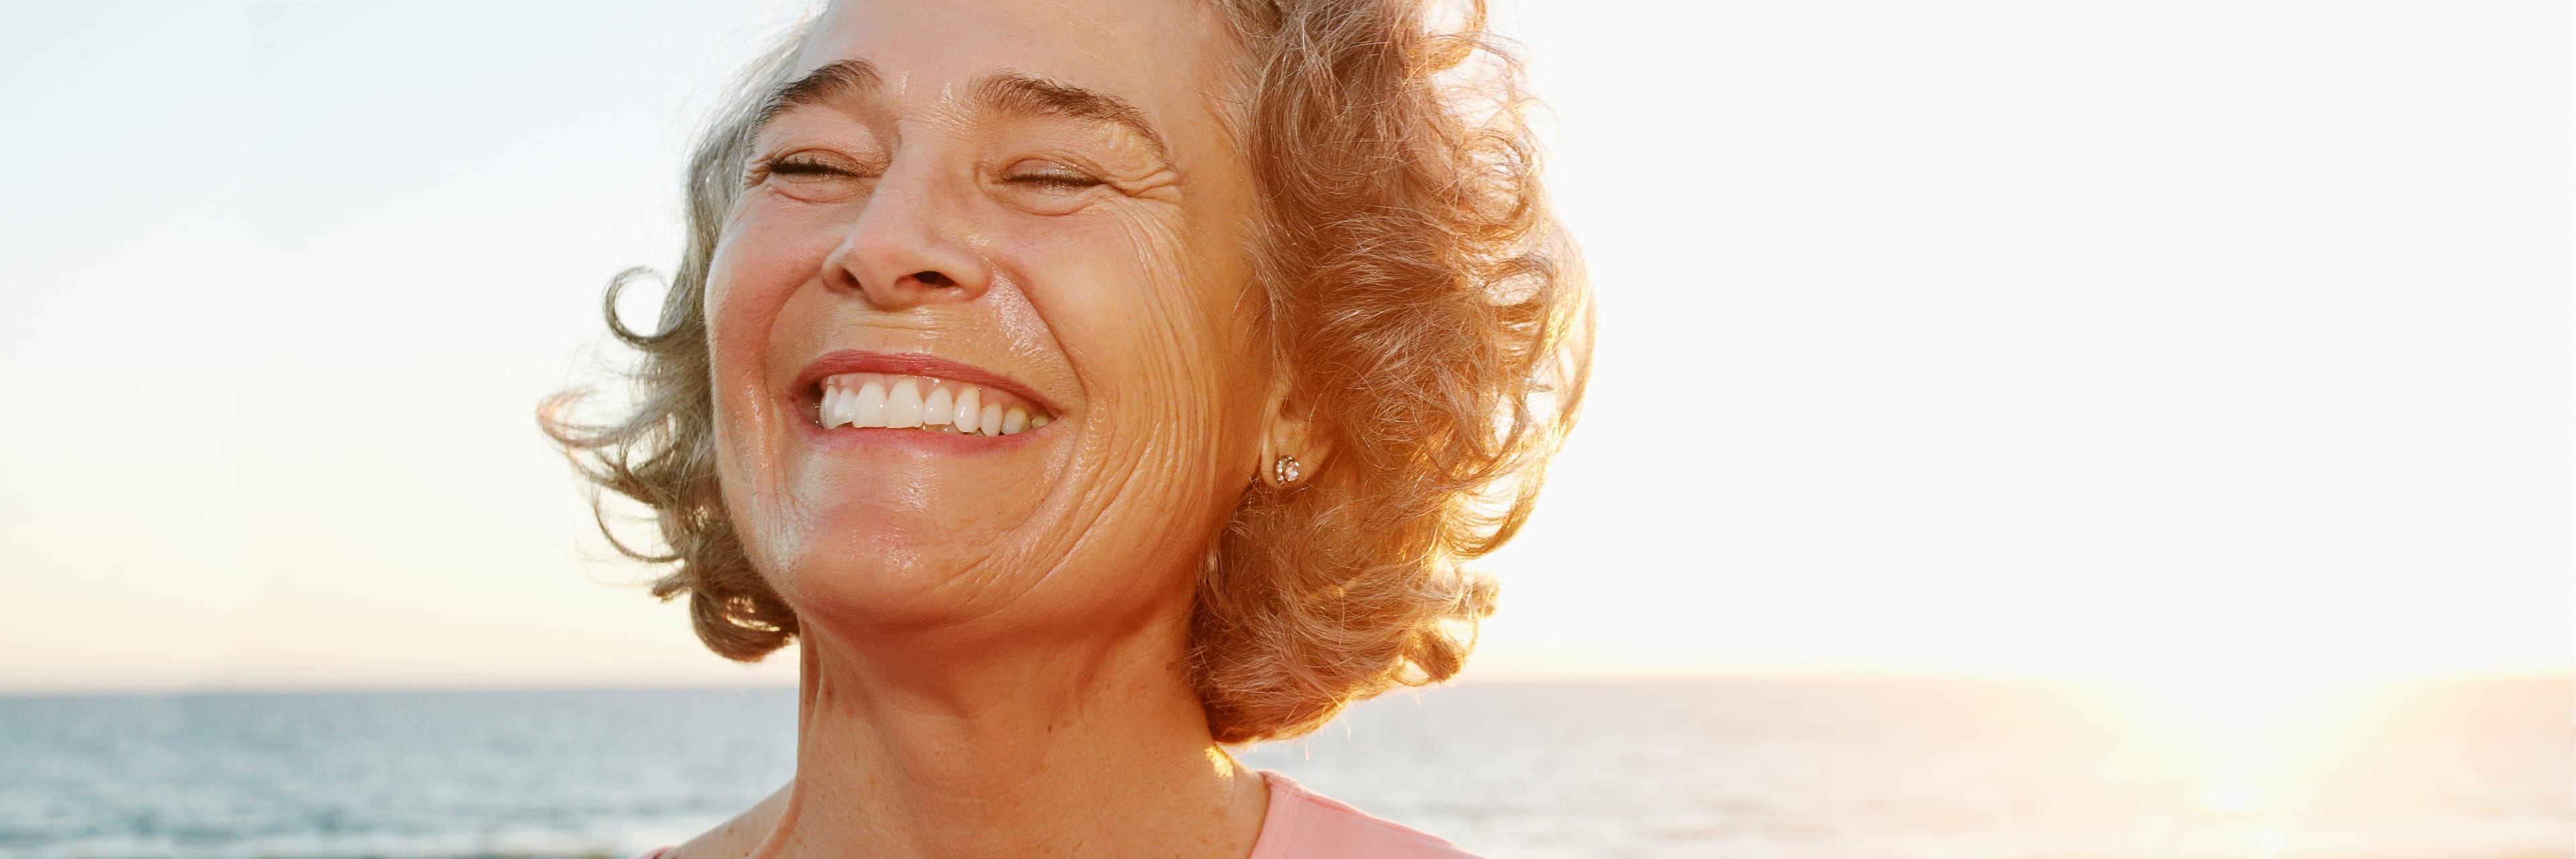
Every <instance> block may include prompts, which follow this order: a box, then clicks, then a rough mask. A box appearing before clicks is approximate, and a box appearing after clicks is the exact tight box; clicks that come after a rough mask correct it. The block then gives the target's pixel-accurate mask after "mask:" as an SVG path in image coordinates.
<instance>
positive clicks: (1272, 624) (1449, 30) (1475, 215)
mask: <svg viewBox="0 0 2576 859" xmlns="http://www.w3.org/2000/svg"><path fill="white" fill-rule="evenodd" d="M1215 2H1217V3H1218V5H1219V6H1220V8H1221V11H1222V13H1223V17H1224V18H1225V20H1226V21H1227V22H1228V23H1229V24H1231V25H1232V27H1233V28H1234V30H1235V32H1236V35H1237V36H1238V38H1239V40H1240V43H1241V45H1242V53H1241V55H1240V58H1239V63H1240V65H1239V74H1240V81H1239V84H1238V87H1237V89H1236V91H1235V97H1234V98H1233V99H1232V100H1231V102H1230V103H1229V105H1228V106H1229V107H1230V108H1232V112H1231V114H1230V116H1229V120H1230V121H1231V124H1232V126H1233V128H1234V129H1235V132H1236V134H1237V139H1238V143H1239V145H1241V146H1242V147H1243V148H1244V151H1245V152H1246V153H1248V154H1249V156H1250V158H1249V161H1250V163H1251V164H1252V169H1253V172H1254V176H1255V180H1256V182H1257V186H1258V188H1259V189H1260V204H1259V208H1258V211H1257V213H1256V215H1255V218H1256V219H1257V221H1258V223H1257V224H1256V229H1255V230H1254V231H1253V232H1254V234H1255V235H1256V236H1257V238H1256V240H1255V241H1254V243H1253V246H1252V247H1250V248H1248V249H1247V252H1248V253H1249V255H1250V257H1251V259H1252V260H1253V267H1254V271H1255V273H1256V277H1257V278H1258V280H1259V283H1260V285H1261V286H1262V288H1263V289H1264V290H1265V291H1266V293H1267V297H1268V302H1267V307H1266V313H1264V314H1263V318H1262V319H1261V324H1262V325H1265V326H1266V327H1267V329H1268V335H1269V339H1270V342H1271V343H1272V344H1274V346H1273V348H1274V349H1275V350H1276V351H1275V355H1274V361H1275V362H1276V366H1277V367H1279V368H1280V369H1281V370H1282V371H1283V372H1284V373H1286V374H1287V376H1288V378H1289V379H1290V380H1291V382H1290V385H1291V391H1292V393H1291V397H1292V400H1293V401H1295V402H1300V403H1304V404H1307V406H1308V407H1309V408H1311V409H1312V411H1313V416H1312V417H1313V420H1314V422H1315V423H1316V424H1317V425H1318V426H1319V427H1320V428H1321V429H1322V431H1324V432H1328V433H1331V434H1333V435H1334V436H1335V441H1336V444H1335V445H1334V450H1335V451H1336V454H1335V456H1334V458H1333V461H1332V462H1331V464H1330V466H1329V467H1327V468H1324V469H1321V470H1319V472H1318V473H1316V474H1315V475H1314V476H1313V477H1312V478H1311V479H1310V480H1309V482H1308V483H1307V484H1306V485H1303V486H1300V487H1298V488H1295V489H1290V490H1281V489H1275V488H1271V487H1268V486H1266V485H1255V486H1253V487H1251V488H1250V489H1248V490H1247V491H1246V492H1245V494H1244V496H1243V499H1242V501H1241V502H1240V503H1239V504H1238V506H1237V507H1236V508H1235V511H1234V515H1233V517H1232V519H1231V521H1229V522H1228V523H1227V525H1226V526H1225V528H1224V530H1223V531H1222V532H1221V533H1219V534H1216V535H1212V541H1211V546H1210V551H1209V553H1208V560H1207V563H1206V564H1205V566H1204V568H1203V570H1202V571H1201V573H1200V576H1199V581H1198V585H1197V592H1196V595H1195V603H1194V605H1193V607H1192V613H1191V630H1190V652H1189V653H1188V654H1187V656H1188V665H1189V669H1190V679H1191V682H1192V683H1193V685H1194V686H1195V687H1196V689H1197V691H1198V694H1199V699H1200V701H1201V703H1202V706H1203V707H1204V708H1205V710H1206V713H1207V718H1208V724H1209V727H1210V730H1211V731H1212V732H1213V733H1214V735H1215V738H1216V739H1217V741H1219V742H1223V743H1243V742H1251V741H1255V740H1263V739H1279V738H1286V737H1293V736H1297V735H1300V734H1303V733H1306V732H1308V731H1311V730H1313V729H1314V728H1315V727H1317V726H1319V725H1321V724H1322V723H1324V722H1325V721H1327V720H1329V719H1331V718H1332V717H1333V715H1334V714H1335V713H1337V712H1339V711H1340V710H1341V708H1342V707H1343V706H1345V705H1347V704H1349V703H1350V702H1352V701H1354V700H1359V699H1363V698H1367V697H1369V696H1372V695H1375V694H1377V693H1379V692H1382V691H1385V690H1386V689H1388V688H1390V687H1392V686H1395V685H1397V684H1404V685H1424V684H1430V683H1436V682H1440V681H1443V680H1446V679H1448V678H1450V677H1452V676H1454V675H1456V674H1457V672H1458V670H1459V669H1460V668H1461V667H1462V666H1463V665H1464V664H1465V661H1466V657H1467V653H1468V651H1469V650H1470V649H1471V648H1472V647H1473V644H1474V640H1475V629H1476V624H1477V622H1478V621H1480V620H1481V619H1483V618H1484V617H1486V616H1487V615H1489V614H1491V613H1492V611H1493V608H1494V598H1495V586H1494V583H1493V581H1492V580H1491V579H1490V578H1489V577H1487V576H1485V575H1483V574H1480V573H1477V572H1474V571H1470V570H1467V569H1465V568H1464V567H1462V564H1463V563H1464V562H1466V561H1470V560H1473V559H1475V558H1478V557H1481V556H1483V555H1485V554H1488V553H1490V552H1492V551H1494V550H1495V549H1497V548H1500V547H1501V546H1502V545H1503V543H1504V542H1505V541H1506V540H1509V539H1511V537H1512V535H1513V534H1514V533H1516V532H1517V531H1518V530H1519V529H1520V527H1521V524H1522V523H1523V522H1524V521H1526V520H1527V518H1528V517H1529V514H1530V510H1531V508H1532V506H1533V505H1534V504H1535V503H1536V500H1537V495H1538V491H1539V486H1540V481H1541V477H1542V475H1543V473H1544V471H1545V468H1546V464H1547V460H1548V457H1549V456H1550V455H1552V454H1553V453H1554V452H1555V451H1556V449H1557V447H1558V445H1559V444H1561V443H1562V441H1563V439H1564V437H1565V434H1566V433H1567V432H1568V431H1569V430H1570V429H1571V428H1572V427H1573V424H1574V420H1575V415H1576V413H1577V410H1578V407H1579V406H1580V404H1581V402H1582V397H1583V387H1584V382H1585V379H1586V377H1587V375H1588V373H1589V368H1590V346H1591V331H1592V316H1591V305H1590V293H1589V289H1588V287H1587V286H1586V284H1585V283H1584V280H1583V275H1582V267H1581V263H1580V261H1579V259H1578V258H1577V256H1576V254H1575V252H1574V249H1573V246H1572V244H1571V243H1570V242H1569V241H1568V240H1567V238H1566V237H1565V235H1564V233H1563V231H1562V230H1561V229H1560V228H1559V227H1558V226H1557V224H1556V222H1555V220H1554V218H1553V217H1552V216H1551V215H1550V214H1549V212H1548V209H1547V206H1546V202H1545V199H1544V197H1543V194H1542V192H1541V188H1540V182H1539V165H1538V163H1537V148H1536V145H1535V142H1534V140H1533V139H1532V135H1531V132H1530V129H1529V125H1528V122H1527V120H1526V118H1525V113H1524V108H1525V107H1526V106H1527V105H1528V103H1529V102H1528V98H1527V95H1526V89H1525V85H1524V78H1523V76H1522V73H1521V68H1520V65H1519V61H1518V59H1517V58H1516V57H1515V56H1514V55H1513V54H1512V53H1511V52H1510V51H1509V50H1507V49H1506V48H1505V47H1504V46H1503V45H1502V44H1501V43H1499V42H1498V41H1497V40H1495V39H1494V38H1493V37H1491V36H1490V35H1488V34H1487V33H1486V32H1484V17H1485V16H1484V7H1483V3H1482V2H1481V0H1475V2H1471V3H1470V4H1469V5H1468V6H1467V7H1466V8H1465V9H1464V10H1463V12H1464V14H1463V15H1461V16H1458V17H1459V18H1460V20H1459V21H1458V22H1456V23H1455V24H1454V25H1452V26H1447V27H1440V26H1437V22H1436V21H1434V20H1433V16H1434V13H1435V11H1436V10H1434V9H1431V8H1428V7H1427V5H1426V4H1424V3H1421V2H1413V1H1412V0H1215ZM802 42H803V33H802V32H799V33H797V34H794V35H792V36H791V37H790V38H788V39H787V40H785V41H784V42H783V43H782V44H781V45H779V46H778V47H777V48H776V49H774V50H772V51H770V52H769V53H768V54H766V55H765V56H763V57H762V58H761V59H760V60H759V61H758V62H756V63H754V64H753V66H752V67H751V68H750V69H749V70H748V71H747V73H746V74H745V76H744V77H743V78H742V80H741V81H740V82H739V83H738V85H737V86H736V87H735V88H734V89H733V91H732V94H731V96H730V97H729V98H727V99H726V101H725V102H724V107H723V108H722V109H721V110H720V111H719V112H718V114H717V116H716V117H715V121H714V122H713V123H712V124H711V125H710V126H709V128H708V130H707V131H706V132H705V133H704V134H703V135H702V136H701V138H700V140H699V142H698V144H697V146H696V148H695V150H694V153H693V155H692V157H691V158H690V161H689V167H688V181H687V207H686V208H687V212H686V214H687V220H688V233H687V246H686V249H685V251H684V253H683V254H682V256H681V260H680V265H679V268H678V270H677V272H676V273H675V274H674V276H673V277H672V278H671V279H670V284H669V288H668V289H667V291H666V292H665V294H664V297H663V304H662V311H661V317H660V320H659V324H658V325H657V326H656V327H655V328H654V330H652V331H649V332H646V331H636V330H634V329H632V328H630V327H628V326H626V325H625V324H623V323H622V322H621V321H620V320H619V318H618V315H617V311H616V306H617V300H618V295H619V294H620V293H621V292H622V291H623V290H624V289H626V288H627V287H628V286H629V285H631V284H633V283H636V282H638V281H639V280H641V279H643V278H645V277H647V276H648V274H649V273H648V272H645V271H644V270H641V269H635V270H629V271H627V272H624V273H621V274H620V275H619V276H618V277H617V278H615V279H614V280H612V281H611V282H610V284H609V287H608V291H607V301H606V307H607V316H608V326H609V330H610V332H611V333H612V334H613V335H614V336H615V337H616V338H617V339H618V340H620V341H622V342H624V343H625V344H626V345H628V346H630V347H633V348H634V349H636V350H637V351H639V352H640V353H641V359H640V361H639V362H638V364H637V365H636V367H635V369H634V371H633V372H632V376H631V378H632V381H633V382H634V383H635V384H636V387H637V388H638V390H639V391H640V393H641V395H642V396H641V398H640V400H639V402H638V404H637V405H636V406H635V408H634V409H633V411H631V412H628V413H626V414H624V415H623V416H622V417H621V418H620V419H617V420H613V421H609V422H606V423H596V424H593V423H584V422H580V421H577V420H575V419H573V418H572V417H570V415H571V411H572V410H571V408H570V407H571V406H573V405H574V404H575V403H577V402H578V401H579V399H580V393H579V392H565V393H562V394H558V395H556V396H555V397H552V398H549V399H548V401H547V402H546V404H545V406H544V407H543V408H542V409H541V411H540V423H541V424H542V425H543V426H544V428H545V431H546V433H547V435H549V436H550V437H552V438H553V439H554V440H555V441H556V443H558V444H560V445H562V446H563V448H564V450H565V451H566V452H567V454H569V455H570V456H571V457H572V458H573V460H574V461H575V463H576V464H577V467H578V468H579V469H580V471H581V472H582V474H583V476H584V477H586V478H587V479H588V480H590V481H591V482H592V483H594V484H596V486H597V487H598V488H600V489H604V490H607V491H609V492H614V493H616V494H618V495H622V496H625V497H627V498H630V499H633V500H635V501H637V502H640V503H641V504H643V505H644V506H645V507H647V508H650V509H651V510H652V511H653V513H654V515H655V523H656V525H657V526H658V529H657V530H658V531H659V537H660V542H661V544H662V545H661V546H660V547H659V548H654V547H645V546H638V545H636V544H634V543H631V542H627V541H623V540H620V539H618V537H617V536H616V534H615V533H614V529H612V528H610V526H609V525H608V523H607V520H606V516H605V514H604V513H603V515H602V517H601V528H602V530H603V531H607V532H609V538H610V541H611V543H612V544H613V545H615V546H616V547H617V549H618V551H620V552H623V553H625V554H626V555H628V556H630V557H633V558H635V559H638V560H641V561H645V562H649V563H655V564H664V565H668V566H669V568H670V569H669V571H668V573H667V574H665V575H663V576H662V577H661V578H660V579H659V580H657V581H656V582H655V583H654V584H653V588H652V593H653V594H654V595H655V596H658V597H661V598H664V599H673V598H677V597H679V596H682V595H686V596H687V597H688V598H689V607H690V615H691V618H692V620H693V621H694V625H695V627H696V629H697V634H698V637H699V639H700V640H702V641H704V642H705V643H706V645H707V647H708V648H710V649H712V650H714V651H715V652H716V653H718V654H721V655H723V656H725V657H727V658H731V659H737V660H746V661H748V660H756V659H759V658H761V657H763V656H766V655H767V654H769V653H771V652H773V651H775V650H777V649H778V648H780V647H782V646H785V645H786V644H787V643H788V642H789V641H791V640H792V639H793V638H794V637H795V636H796V634H797V618H796V614H795V612H794V611H793V610H791V609H790V608H788V606H787V605H786V604H785V603H784V602H782V601H781V600H780V599H779V598H778V595H777V594H776V593H775V592H774V591H772V590H771V589H770V587H769V585H768V584H767V583H766V582H765V581H764V580H763V579H762V578H761V575H760V572H759V571H758V570H756V569H754V568H753V566H752V563H751V561H750V558H749V556H748V555H746V554H745V552H744V550H743V546H742V543H741V541H740V538H739V536H738V535H737V533H736V531H735V529H734V526H733V523H732V522H731V521H730V520H729V519H728V518H727V516H726V513H725V509H724V504H723V501H722V499H721V494H720V490H719V485H720V484H719V480H720V477H719V475H718V474H717V470H716V456H715V449H714V435H715V434H714V422H715V415H714V409H715V404H714V400H713V396H712V393H713V392H712V390H711V389H710V386H709V382H708V360H709V355H708V344H707V319H706V311H705V307H704V298H705V292H706V286H707V275H708V267H709V263H710V261H711V260H712V258H713V257H714V254H715V251H716V243H717V239H718V233H719V230H720V228H721V225H722V224H723V222H724V220H725V217H726V215H727V213H728V212H729V211H730V210H731V208H732V207H733V204H734V202H735V199H736V197H737V196H738V195H739V193H740V191H741V187H740V185H739V181H738V180H739V177H740V176H741V175H742V170H743V166H744V160H745V158H746V156H747V154H748V149H749V145H750V140H751V136H752V134H753V133H754V132H755V131H756V130H757V129H758V125H759V121H760V116H759V115H758V113H757V110H758V106H759V105H760V104H761V103H762V102H763V100H764V98H763V97H764V96H766V95H767V94H768V93H769V92H770V91H771V90H774V89H775V88H776V87H778V86H779V85H781V84H783V83H785V81H786V80H787V76H788V74H789V73H790V72H791V71H792V69H791V67H790V64H791V63H792V61H793V58H794V56H795V54H796V50H797V48H798V47H799V46H800V45H801V44H802Z"/></svg>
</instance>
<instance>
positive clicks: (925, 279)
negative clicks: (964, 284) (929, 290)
mask: <svg viewBox="0 0 2576 859" xmlns="http://www.w3.org/2000/svg"><path fill="white" fill-rule="evenodd" d="M912 279H914V280H918V281H921V282H922V283H923V284H926V285H929V286H956V285H957V282H956V281H954V280H950V279H948V276H947V275H944V274H940V273H938V272H935V271H919V272H913V274H912Z"/></svg>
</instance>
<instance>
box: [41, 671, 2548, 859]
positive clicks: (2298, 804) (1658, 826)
mask: <svg viewBox="0 0 2576 859" xmlns="http://www.w3.org/2000/svg"><path fill="white" fill-rule="evenodd" d="M2571 703H2576V678H2566V677H2553V678H2540V679H2517V680H2489V681H2455V682H2446V683H2409V684H2388V685H2382V686H2377V687H2369V688H2367V689H2363V690H2360V691H2357V692H2353V693H2351V694H2349V695H2346V696H2342V697H2338V698H2334V699H2331V700H2326V701H2322V702H2319V703H2316V704H2315V705H2314V706H2312V707H2310V708H2308V709H2306V710H2302V711H2300V712H2298V713H2296V714H2293V715H2290V716H2279V717H2275V718H2272V719H2270V720H2268V721H2264V722H2261V723H2259V724H2256V723H2252V722H2246V723H2227V722H2223V721H2222V722H2216V723H2212V722H2206V721H2195V720H2193V719H2189V718H2183V717H2180V716H2174V715H2171V714H2162V713H2160V711H2158V710H2157V709H2156V708H2154V707H2150V706H2142V705H2140V704H2139V702H2138V701H2136V700H2135V699H2134V698H2131V697H2128V696H2124V695H2123V694H2121V693H2119V692H2117V691H2115V690H2110V689H2104V688H2100V687H2091V686H2080V685H2071V684H2050V683H2035V682H2001V681H1968V680H1723V681H1672V682H1572V683H1504V682H1486V683H1470V684H1465V685H1459V686H1454V687H1448V688H1440V689H1432V690H1425V691H1422V692H1420V693H1419V694H1403V693H1398V694H1395V695H1390V696H1388V697H1384V698H1381V699H1378V700H1375V701H1371V702H1367V703H1365V704H1362V705H1359V706H1357V707H1355V708H1354V709H1353V710H1351V711H1350V712H1349V713H1348V715H1347V716H1345V717H1344V718H1343V719H1341V720H1339V721H1337V722H1335V723H1334V724H1333V725H1331V726H1330V727H1328V728H1326V729H1325V730H1323V731H1322V732H1319V733H1317V734H1315V735H1314V736H1312V737H1309V738H1306V739H1303V740H1299V741H1295V742H1288V743H1276V744H1269V745H1264V746H1260V747H1257V748H1254V749H1252V750H1250V751H1248V752H1245V753H1243V754H1242V757H1243V758H1244V760H1245V762H1246V763H1248V764H1251V765H1253V766H1256V767H1262V768H1267V769H1276V770H1279V771H1282V772H1285V773H1287V774H1289V775H1291V776H1293V777H1295V778H1297V779H1298V780H1299V781H1301V782H1303V783H1304V784H1306V785H1307V786H1309V787H1311V788H1313V789H1315V790H1317V791H1319V792H1322V793H1325V794H1327V795H1330V796H1334V797H1336V798H1339V799H1342V800H1344V801H1346V802H1349V803H1351V804H1353V805H1356V806H1358V807H1360V808H1362V809H1364V810H1367V811H1369V812H1371V813H1374V814H1376V815H1378V816H1381V817H1386V818H1389V819H1392V820H1395V821H1398V822H1401V823H1405V824H1407V825H1410V826H1413V827H1416V828H1419V829H1423V830H1426V831H1429V832H1432V833H1434V834H1438V835H1441V836H1443V837H1446V838H1448V839H1450V840H1451V841H1454V842H1456V843H1458V844H1459V845H1460V846H1461V847H1464V848H1467V849H1468V850H1471V851H1473V852H1476V853H1478V854H1481V855H1484V856H1487V857H1491V859H1540V857H1549V858H1550V859H1553V857H1657V859H1661V857H1691V859H1739V858H1740V859H1753V857H1783V858H1784V859H1785V857H1799V859H1808V857H1816V859H1844V858H1845V857H1848V859H1862V858H1863V857H1867V859H1909V858H1910V857H1923V859H1931V858H1932V857H1940V859H2129V857H2136V859H2148V857H2153V858H2154V859H2200V857H2311V859H2542V857H2550V859H2570V857H2576V794H2571V791H2576V722H2571V718H2570V716H2571V709H2570V708H2571ZM794 713H795V699H794V692H793V691H792V690H786V689H725V690H654V691H488V692H385V693H316V694H255V695H254V694H244V695H219V694H192V695H169V696H98V697H19V698H0V856H8V857H44V859H54V858H55V857H61V858H62V859H70V857H147V856H148V857H245V859H247V857H468V856H473V857H514V856H529V857H535V856H567V857H569V856H611V857H616V856H627V855H631V854H633V853H634V852H636V851H639V850H642V849H645V848H649V847H653V846H658V845H661V844H667V843H674V842H676V841H678V840H681V839H685V838H686V837H688V836H689V835H691V834H693V833H694V832H696V831H698V830H700V829H702V828H704V827H706V826H708V825H710V824H712V823H715V822H717V821H719V820H722V819H724V818H725V817H728V816H730V815H731V814H732V813H734V812H735V811H738V810H740V809H741V808H743V807H745V806H747V805H748V804H749V803H751V802H752V801H753V800H755V799H757V798H759V797H761V796H764V795H766V794H767V793H768V792H769V791H771V790H773V789H775V788H776V787H777V786H778V785H779V784H780V783H782V782H783V781H784V780H785V779H786V778H787V777H788V774H789V773H790V771H791V769H792V768H793V730H794V727H793V725H794Z"/></svg>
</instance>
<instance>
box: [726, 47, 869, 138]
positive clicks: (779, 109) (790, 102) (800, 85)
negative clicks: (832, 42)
mask: <svg viewBox="0 0 2576 859" xmlns="http://www.w3.org/2000/svg"><path fill="white" fill-rule="evenodd" d="M879 80H880V79H879V78H878V77H877V67H876V66H872V65H869V64H868V61H866V60H842V61H840V62H836V63H826V64H824V65H823V66H822V67H820V68H817V69H815V70H813V71H810V72H806V73H805V76H804V77H800V78H797V79H795V80H792V81H788V82H786V83H784V84H780V85H778V88H777V89H773V90H770V91H769V98H768V99H766V100H764V101H762V102H761V103H760V119H759V120H758V121H756V122H755V123H753V127H754V128H758V127H760V126H764V125H768V124H769V121H770V120H773V119H777V118H778V117H779V116H780V115H781V114H785V113H787V112H788V111H791V110H795V109H797V108H800V107H811V106H814V105H818V104H822V103H824V102H828V101H833V100H836V99H843V98H848V97H851V96H855V95H858V94H860V93H863V92H867V91H869V90H873V89H876V88H877V83H878V81H879Z"/></svg>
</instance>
